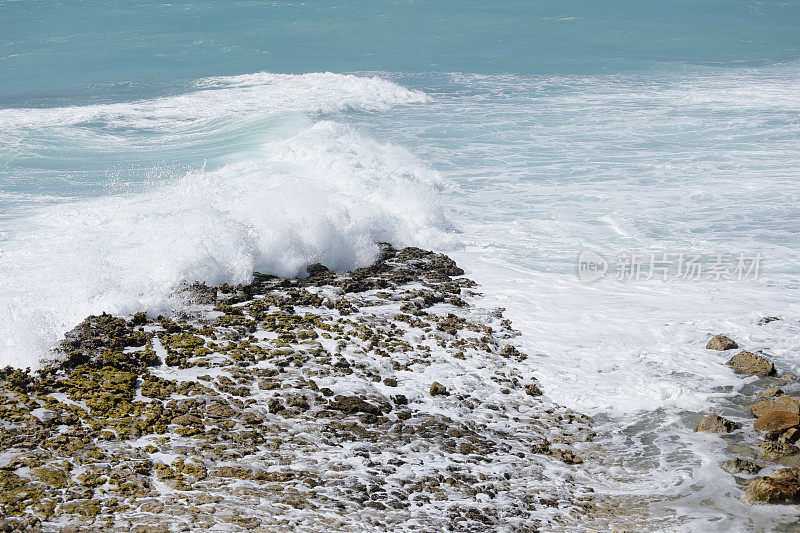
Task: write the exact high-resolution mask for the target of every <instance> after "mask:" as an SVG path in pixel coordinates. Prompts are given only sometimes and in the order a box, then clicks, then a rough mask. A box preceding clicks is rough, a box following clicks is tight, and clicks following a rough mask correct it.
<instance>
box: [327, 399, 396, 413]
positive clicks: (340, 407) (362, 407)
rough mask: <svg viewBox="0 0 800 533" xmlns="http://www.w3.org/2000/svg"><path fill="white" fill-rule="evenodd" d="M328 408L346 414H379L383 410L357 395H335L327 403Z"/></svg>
mask: <svg viewBox="0 0 800 533" xmlns="http://www.w3.org/2000/svg"><path fill="white" fill-rule="evenodd" d="M328 408H329V409H333V410H336V411H342V412H343V413H348V414H349V413H368V414H372V415H375V416H380V415H382V414H383V411H382V410H381V408H380V407H378V406H377V405H373V404H371V403H369V402H366V401H364V400H363V399H361V398H359V397H358V396H342V395H339V396H336V398H335V399H334V400H333V401H332V402H331V403H330V404H329V405H328Z"/></svg>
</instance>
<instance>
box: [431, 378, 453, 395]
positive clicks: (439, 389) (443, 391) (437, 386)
mask: <svg viewBox="0 0 800 533" xmlns="http://www.w3.org/2000/svg"><path fill="white" fill-rule="evenodd" d="M448 394H450V393H449V392H447V387H445V386H444V385H442V384H441V383H439V382H438V381H434V382H433V383H431V396H447V395H448Z"/></svg>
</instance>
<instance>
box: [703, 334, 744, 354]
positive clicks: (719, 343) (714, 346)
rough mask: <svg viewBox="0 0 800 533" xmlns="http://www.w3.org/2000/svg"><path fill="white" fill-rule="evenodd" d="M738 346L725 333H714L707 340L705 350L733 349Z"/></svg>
mask: <svg viewBox="0 0 800 533" xmlns="http://www.w3.org/2000/svg"><path fill="white" fill-rule="evenodd" d="M738 347H739V345H738V344H736V341H734V340H733V339H731V338H729V337H726V336H725V335H714V336H713V337H711V340H710V341H708V344H706V349H707V350H720V351H724V350H735V349H736V348H738Z"/></svg>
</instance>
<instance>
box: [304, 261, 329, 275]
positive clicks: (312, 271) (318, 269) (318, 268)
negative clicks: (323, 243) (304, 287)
mask: <svg viewBox="0 0 800 533" xmlns="http://www.w3.org/2000/svg"><path fill="white" fill-rule="evenodd" d="M306 272H308V276H309V277H312V278H313V277H314V276H319V275H321V274H325V273H326V272H330V271H329V270H328V267H326V266H325V265H323V264H322V263H314V264H312V265H308V266H307V267H306Z"/></svg>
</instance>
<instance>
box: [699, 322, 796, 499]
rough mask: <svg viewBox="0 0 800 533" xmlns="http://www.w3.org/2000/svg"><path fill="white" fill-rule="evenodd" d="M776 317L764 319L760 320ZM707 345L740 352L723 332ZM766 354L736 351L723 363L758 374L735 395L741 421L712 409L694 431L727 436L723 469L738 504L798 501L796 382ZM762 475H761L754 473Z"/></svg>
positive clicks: (744, 374)
mask: <svg viewBox="0 0 800 533" xmlns="http://www.w3.org/2000/svg"><path fill="white" fill-rule="evenodd" d="M777 320H780V319H779V318H778V317H765V318H763V319H762V320H761V321H760V322H759V324H760V325H767V324H769V323H771V322H774V321H777ZM706 348H707V349H709V350H718V351H721V352H733V351H736V350H740V346H739V344H738V343H737V342H736V341H735V340H733V339H731V338H729V337H727V336H725V335H715V336H714V337H712V338H711V339H710V340H709V341H708V344H707V345H706ZM765 355H766V354H764V353H762V352H758V353H753V352H749V351H747V350H740V351H737V352H736V353H735V355H733V356H732V357H731V358H730V359H729V360H728V361H727V363H726V364H727V366H729V367H731V368H732V369H733V370H734V371H735V372H737V373H738V374H741V375H743V376H755V377H756V378H757V381H755V382H754V383H753V384H752V387H751V388H750V390H748V391H746V392H745V393H744V394H743V395H742V396H741V398H739V400H740V403H743V405H742V408H741V411H743V412H741V413H740V418H741V419H742V420H743V421H742V422H736V421H734V420H730V419H728V418H724V417H722V416H719V415H718V414H716V413H713V414H709V415H706V416H705V417H704V418H703V419H702V420H701V421H700V423H699V424H698V426H697V431H703V432H710V433H718V434H720V435H722V436H723V437H727V438H728V441H727V448H728V452H729V453H730V454H732V455H733V457H732V459H731V460H729V461H726V462H725V463H724V464H723V465H722V468H723V470H725V471H726V472H728V473H730V474H731V475H734V476H735V477H736V480H737V481H738V482H739V484H740V486H741V487H742V488H743V490H744V494H743V496H742V497H741V500H742V502H743V503H746V504H759V503H761V504H796V503H800V447H798V446H797V445H796V444H795V443H797V442H798V440H800V382H798V379H797V376H796V375H795V374H792V373H789V372H785V373H782V374H780V375H778V371H777V369H776V368H775V365H774V364H773V363H772V362H770V361H769V360H768V359H767V357H765ZM748 404H749V405H748ZM745 405H746V407H745ZM763 473H766V475H759V474H763Z"/></svg>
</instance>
